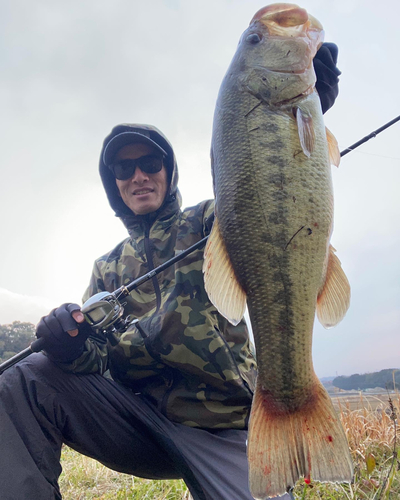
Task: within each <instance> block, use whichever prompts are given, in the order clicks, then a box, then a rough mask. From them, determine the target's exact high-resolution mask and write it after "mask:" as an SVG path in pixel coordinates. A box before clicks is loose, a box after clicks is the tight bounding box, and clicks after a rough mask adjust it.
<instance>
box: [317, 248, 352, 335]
mask: <svg viewBox="0 0 400 500" xmlns="http://www.w3.org/2000/svg"><path fill="white" fill-rule="evenodd" d="M349 305H350V284H349V282H348V280H347V277H346V275H345V274H344V271H343V269H342V266H341V264H340V260H339V259H338V258H337V257H336V255H335V249H334V248H333V246H332V245H330V246H329V257H328V264H327V269H326V276H325V282H324V284H323V286H322V287H321V289H320V292H319V295H318V299H317V316H318V319H319V321H320V323H321V324H322V326H324V327H325V328H331V327H332V326H335V325H337V324H338V323H339V322H340V321H341V320H342V319H343V318H344V315H345V314H346V312H347V309H348V308H349Z"/></svg>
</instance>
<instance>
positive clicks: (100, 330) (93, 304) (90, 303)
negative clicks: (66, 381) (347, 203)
mask: <svg viewBox="0 0 400 500" xmlns="http://www.w3.org/2000/svg"><path fill="white" fill-rule="evenodd" d="M399 120H400V116H398V117H396V118H394V119H393V120H391V121H390V122H388V123H386V124H385V125H383V126H382V127H380V128H378V129H377V130H375V131H374V132H371V133H370V134H368V135H367V136H365V137H364V138H363V139H360V140H359V141H358V142H356V143H355V144H353V145H351V146H349V147H348V148H346V149H345V150H343V151H342V152H341V153H340V156H345V155H346V154H347V153H350V151H354V149H356V148H358V146H361V144H364V143H365V142H367V141H369V140H370V139H372V138H374V137H376V136H377V135H378V134H380V133H381V132H383V131H384V130H386V129H387V128H389V127H390V126H391V125H393V124H394V123H396V122H398V121H399ZM207 239H208V236H206V237H205V238H203V239H202V240H200V241H198V242H197V243H195V244H194V245H192V246H191V247H189V248H187V249H186V250H183V251H182V252H180V253H179V254H177V255H176V256H175V257H172V259H169V260H167V261H166V262H164V264H161V265H160V266H158V267H156V268H155V269H152V270H151V271H149V272H148V273H146V274H145V275H143V276H141V277H140V278H137V279H136V280H134V281H132V282H131V283H129V284H128V285H126V286H121V287H120V288H118V289H117V290H115V291H114V292H111V293H110V292H100V293H96V294H95V295H93V296H92V297H90V298H89V299H88V300H87V301H86V302H85V303H84V304H83V306H82V309H81V311H82V313H83V315H84V316H85V319H86V321H87V322H88V323H89V325H90V326H91V327H92V329H93V330H96V331H97V336H98V337H100V338H101V339H102V340H104V338H105V339H108V340H109V341H110V343H111V344H112V345H115V344H116V343H117V342H118V340H117V338H116V336H115V334H116V333H122V332H124V331H126V330H127V328H128V326H130V325H133V324H134V323H135V322H138V320H137V319H132V318H131V317H130V316H128V317H127V318H125V319H123V314H124V307H123V304H121V302H120V299H121V298H124V297H127V296H128V295H129V294H130V293H131V291H132V290H134V289H135V288H137V287H138V286H140V285H142V284H143V283H145V282H146V281H149V280H150V279H151V278H153V277H154V276H156V275H157V274H159V273H160V272H161V271H164V269H167V267H169V266H172V265H173V264H175V263H176V262H178V261H180V260H181V259H184V258H185V257H186V256H187V255H189V254H190V253H192V252H194V251H195V250H197V249H198V248H201V247H202V246H203V245H205V243H206V241H207ZM44 344H45V341H44V340H43V339H42V338H39V339H37V340H34V341H33V342H32V344H31V345H30V346H29V347H27V348H26V349H24V350H22V351H21V352H20V353H18V354H16V355H15V356H13V357H12V358H10V359H8V360H7V361H4V363H2V364H0V375H1V374H2V373H3V372H4V371H5V370H7V368H10V367H11V366H13V365H15V364H16V363H18V362H19V361H21V360H23V359H24V358H26V357H27V356H29V355H30V354H32V353H34V352H40V351H41V350H43V349H44V347H45V345H44Z"/></svg>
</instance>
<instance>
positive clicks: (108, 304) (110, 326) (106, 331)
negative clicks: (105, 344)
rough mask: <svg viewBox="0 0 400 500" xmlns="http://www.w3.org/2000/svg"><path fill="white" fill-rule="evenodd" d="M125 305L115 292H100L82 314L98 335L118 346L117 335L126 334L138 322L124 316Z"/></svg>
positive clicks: (90, 299) (92, 298)
mask: <svg viewBox="0 0 400 500" xmlns="http://www.w3.org/2000/svg"><path fill="white" fill-rule="evenodd" d="M124 305H125V304H121V302H120V301H119V300H118V298H117V296H116V294H115V292H114V293H110V292H99V293H96V294H95V295H93V296H92V297H90V298H89V299H88V300H87V301H86V302H85V303H84V304H83V306H82V309H81V311H82V313H83V315H84V316H85V319H86V321H87V323H89V325H90V327H91V328H92V329H93V330H96V331H97V334H100V335H103V336H105V337H106V339H108V340H109V341H110V343H111V345H117V343H118V338H117V337H116V335H115V334H116V333H123V332H125V331H126V330H127V329H128V327H129V326H130V325H132V324H134V323H137V322H138V320H137V319H134V318H132V316H127V317H126V318H123V315H124Z"/></svg>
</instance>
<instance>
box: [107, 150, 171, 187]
mask: <svg viewBox="0 0 400 500" xmlns="http://www.w3.org/2000/svg"><path fill="white" fill-rule="evenodd" d="M163 159H164V158H163V156H161V155H146V156H141V157H140V158H137V159H136V160H132V159H126V160H120V161H118V162H116V163H112V164H111V165H110V170H111V172H112V173H113V174H114V177H115V178H116V179H118V180H120V181H125V180H126V179H130V178H131V177H132V175H133V174H134V173H135V170H136V167H139V168H140V170H141V171H142V172H145V173H146V174H156V173H157V172H160V171H161V169H162V166H163Z"/></svg>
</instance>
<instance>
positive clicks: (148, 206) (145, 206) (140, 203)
mask: <svg viewBox="0 0 400 500" xmlns="http://www.w3.org/2000/svg"><path fill="white" fill-rule="evenodd" d="M154 154H157V155H158V154H159V151H158V150H157V149H155V148H152V147H151V146H149V145H147V144H140V143H138V144H128V145H127V146H124V147H123V148H122V149H120V150H119V151H118V153H117V155H116V157H115V160H114V161H118V160H128V159H129V160H137V159H138V158H141V157H142V156H147V155H154ZM115 181H116V183H117V186H118V189H119V192H120V195H121V198H122V199H123V201H124V203H125V205H127V206H128V207H129V208H130V209H131V210H132V212H133V213H134V214H136V215H146V214H149V213H151V212H155V211H156V210H158V209H159V208H160V207H161V205H162V204H163V202H164V198H165V195H166V193H167V188H168V180H167V171H166V169H165V167H164V165H163V167H162V169H161V170H160V172H157V173H155V174H146V173H145V172H143V171H142V170H140V168H139V167H136V169H135V172H134V174H133V175H132V177H130V178H129V179H126V180H123V181H121V180H119V179H116V180H115Z"/></svg>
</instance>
